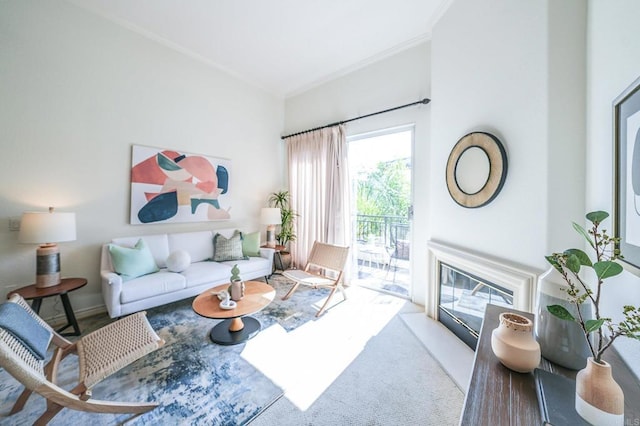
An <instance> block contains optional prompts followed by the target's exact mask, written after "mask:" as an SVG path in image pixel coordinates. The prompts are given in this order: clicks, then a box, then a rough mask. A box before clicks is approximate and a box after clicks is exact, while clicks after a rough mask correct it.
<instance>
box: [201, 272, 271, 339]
mask: <svg viewBox="0 0 640 426" xmlns="http://www.w3.org/2000/svg"><path fill="white" fill-rule="evenodd" d="M244 285H245V290H244V297H243V298H242V300H240V301H238V302H236V303H237V304H238V305H237V306H236V307H235V308H234V309H222V308H221V307H220V300H219V299H218V296H216V295H215V294H213V293H218V292H220V291H222V290H226V289H227V288H228V287H229V284H222V285H219V286H216V287H214V288H212V289H209V290H206V291H204V292H203V293H201V294H200V295H199V296H197V297H196V298H195V299H194V300H193V304H192V307H193V310H194V311H195V312H196V313H197V314H198V315H201V316H203V317H206V318H213V319H223V320H224V321H222V322H221V323H219V324H216V326H215V327H213V329H212V330H211V333H209V336H210V337H211V341H213V342H214V343H218V344H220V345H237V344H239V343H244V342H246V341H247V340H249V339H251V338H252V337H254V336H255V335H256V334H258V332H259V331H260V328H261V325H260V321H258V320H257V319H255V318H253V317H251V316H249V315H250V314H254V313H256V312H258V311H260V310H261V309H263V308H264V307H265V306H267V305H268V304H269V303H271V302H272V301H273V298H274V297H275V295H276V291H275V290H274V289H273V287H271V286H270V285H269V284H265V283H263V282H260V281H245V283H244Z"/></svg>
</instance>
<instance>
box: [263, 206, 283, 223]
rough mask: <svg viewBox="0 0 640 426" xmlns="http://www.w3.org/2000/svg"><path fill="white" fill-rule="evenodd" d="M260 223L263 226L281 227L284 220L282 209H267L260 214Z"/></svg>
mask: <svg viewBox="0 0 640 426" xmlns="http://www.w3.org/2000/svg"><path fill="white" fill-rule="evenodd" d="M260 223H261V224H263V225H280V224H281V223H282V219H281V216H280V209H278V208H275V207H265V208H263V209H262V211H261V212H260Z"/></svg>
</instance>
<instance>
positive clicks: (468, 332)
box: [426, 241, 538, 350]
mask: <svg viewBox="0 0 640 426" xmlns="http://www.w3.org/2000/svg"><path fill="white" fill-rule="evenodd" d="M428 247H429V267H430V271H431V273H430V275H429V276H430V281H429V286H428V299H427V300H428V301H429V302H430V303H427V306H426V308H427V315H429V316H430V317H432V318H434V319H436V320H438V321H440V322H441V323H442V324H444V325H445V326H446V327H447V328H449V329H450V330H451V331H452V332H453V333H454V334H455V335H456V336H458V338H459V339H461V340H462V341H463V342H465V343H466V344H467V345H468V346H469V347H471V348H472V349H474V350H475V347H476V344H477V339H478V334H479V332H480V327H481V325H482V320H483V318H484V310H485V307H486V305H487V304H488V303H491V304H494V305H500V306H505V307H508V308H513V309H517V310H521V311H527V312H533V309H534V303H535V300H534V294H535V285H536V281H537V277H538V272H537V271H535V270H533V269H530V268H528V267H524V266H521V265H517V264H515V263H513V262H510V261H507V260H504V259H498V258H495V257H490V256H487V255H484V254H480V253H477V252H473V251H470V250H466V249H462V248H458V247H454V246H451V245H447V244H444V243H439V242H435V241H430V242H429V243H428Z"/></svg>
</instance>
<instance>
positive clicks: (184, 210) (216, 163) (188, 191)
mask: <svg viewBox="0 0 640 426" xmlns="http://www.w3.org/2000/svg"><path fill="white" fill-rule="evenodd" d="M230 171H231V161H230V160H225V159H220V158H214V157H207V156H204V155H197V154H189V153H185V152H178V151H173V150H168V149H159V148H152V147H147V146H140V145H133V148H132V153H131V224H132V225H136V224H156V223H182V222H205V221H215V220H227V219H230V218H231V216H230V214H229V211H230V210H231V206H230V202H231V201H230V197H229V182H230V178H231V176H230Z"/></svg>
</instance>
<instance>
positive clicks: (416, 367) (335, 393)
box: [249, 287, 464, 426]
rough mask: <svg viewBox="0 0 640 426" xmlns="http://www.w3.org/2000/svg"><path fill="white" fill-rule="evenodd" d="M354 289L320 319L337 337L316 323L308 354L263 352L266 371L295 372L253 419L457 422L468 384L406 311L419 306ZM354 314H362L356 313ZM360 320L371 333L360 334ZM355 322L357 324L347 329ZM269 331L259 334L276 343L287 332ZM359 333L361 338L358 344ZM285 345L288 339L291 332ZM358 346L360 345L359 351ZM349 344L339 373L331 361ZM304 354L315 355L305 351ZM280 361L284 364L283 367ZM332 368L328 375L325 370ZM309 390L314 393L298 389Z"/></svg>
mask: <svg viewBox="0 0 640 426" xmlns="http://www.w3.org/2000/svg"><path fill="white" fill-rule="evenodd" d="M349 292H350V293H349V294H350V297H349V299H348V300H347V301H346V302H344V303H341V304H339V305H337V306H336V307H334V308H333V309H332V310H331V311H329V312H328V313H327V314H326V315H325V317H323V318H321V319H320V320H318V321H316V322H315V324H314V327H316V328H321V327H322V325H321V324H323V322H325V323H326V324H329V327H335V329H334V332H335V339H332V338H331V334H332V331H330V330H325V331H324V333H319V332H318V329H316V330H313V334H314V335H315V336H317V339H313V340H310V341H308V342H307V343H306V344H305V345H303V346H307V347H308V349H309V351H308V352H307V353H306V355H305V350H304V349H296V351H297V353H296V354H291V355H289V354H288V353H287V352H286V351H282V352H280V351H277V352H278V353H275V354H274V353H271V354H268V355H263V357H265V358H267V359H268V360H264V365H263V367H262V368H263V371H264V370H269V369H273V371H277V370H281V371H282V370H286V371H288V373H289V374H288V377H289V378H288V379H286V378H285V379H282V380H280V383H278V384H279V385H280V386H281V387H282V388H283V389H284V391H285V395H284V396H283V397H282V398H280V399H279V400H278V401H276V402H275V403H274V404H273V405H271V406H270V407H269V408H267V409H266V410H265V411H264V412H263V413H262V414H260V415H259V416H258V417H256V418H255V419H254V420H253V421H252V422H251V426H268V425H292V426H293V425H296V426H298V425H457V424H458V422H459V416H460V412H461V410H462V404H463V400H464V395H463V393H462V391H461V390H460V389H459V388H458V387H457V386H456V384H455V383H454V381H453V380H452V379H451V378H450V377H449V376H448V375H447V374H446V373H445V372H444V370H443V369H442V368H441V367H440V364H439V363H438V362H437V361H435V360H434V359H433V358H432V357H431V355H430V354H429V352H428V351H427V350H426V349H425V347H424V345H423V344H422V343H421V342H420V340H418V339H417V338H416V337H415V335H414V334H413V333H412V332H411V331H410V330H409V328H408V326H407V325H406V324H405V322H403V320H402V319H401V318H400V316H399V315H400V314H401V313H407V312H417V311H418V309H419V307H417V306H415V305H412V304H411V303H409V302H407V301H404V300H403V299H398V298H395V297H392V296H389V295H384V294H380V293H376V292H372V291H370V290H365V289H362V288H357V287H356V288H354V287H352V288H350V289H349ZM350 315H355V316H357V317H358V318H357V319H354V320H353V321H349V320H348V319H349V317H350ZM354 327H360V328H362V329H363V332H364V334H365V335H366V334H370V336H369V337H368V338H366V339H364V340H359V339H360V337H356V333H355V332H356V331H357V328H356V329H354ZM371 327H373V328H371ZM348 329H352V332H348V331H345V330H348ZM372 330H373V331H372ZM265 331H266V333H265ZM265 331H263V334H262V335H261V336H258V338H264V339H271V340H270V343H274V340H277V339H278V338H279V337H278V336H279V335H280V334H282V336H285V333H277V332H273V333H271V336H270V335H269V334H270V333H269V331H268V330H265ZM324 336H326V337H324ZM345 336H346V337H345ZM287 337H288V336H287ZM325 339H326V340H325ZM315 340H319V342H318V341H315ZM354 340H358V342H356V343H355V344H354ZM256 343H259V342H256ZM314 345H317V347H313V346H314ZM282 346H284V347H287V343H286V341H285V340H283V341H282ZM310 346H311V347H310ZM354 346H355V347H358V346H359V348H358V350H357V351H356V352H354V351H353V347H354ZM272 347H273V346H272ZM320 348H324V351H323V355H322V356H316V355H314V354H316V353H317V352H318V351H320V350H321V349H320ZM345 352H349V353H354V354H355V355H354V356H353V357H352V359H351V360H350V361H349V362H348V363H347V364H345V365H344V367H343V368H342V370H341V371H340V372H339V374H336V373H335V371H334V370H332V369H331V368H329V367H327V365H329V366H330V365H331V363H332V359H335V360H336V361H335V363H336V364H341V363H344V356H343V354H344V353H345ZM296 355H297V356H296ZM305 356H306V357H308V359H306V360H305V359H302V360H300V359H299V358H300V357H303V358H304V357H305ZM249 357H250V358H251V357H252V356H251V354H249ZM273 364H281V368H278V367H276V366H274V365H273ZM258 368H260V366H258ZM327 368H328V370H327V371H328V372H327V373H326V375H325V374H323V373H322V371H323V370H324V369H327ZM265 374H267V376H271V377H272V379H274V378H275V377H277V376H278V375H277V374H276V373H272V374H270V372H269V371H265ZM326 376H329V377H328V378H325V377H326ZM314 377H316V379H315V380H314ZM276 381H277V379H276ZM318 382H320V383H319V384H318ZM305 391H308V392H307V393H308V394H310V395H311V397H307V398H304V397H300V396H299V395H298V394H304V393H305Z"/></svg>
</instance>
